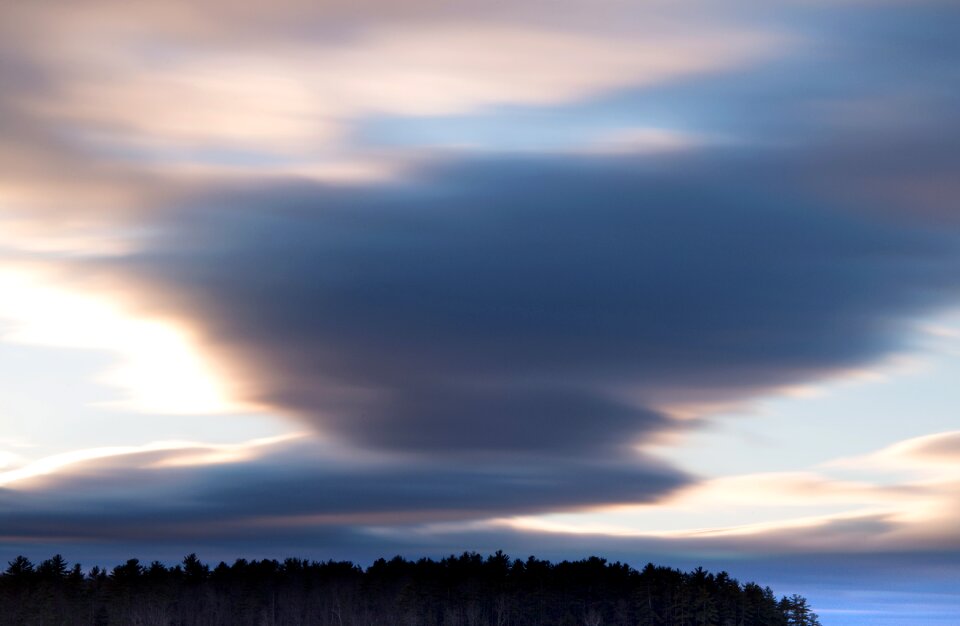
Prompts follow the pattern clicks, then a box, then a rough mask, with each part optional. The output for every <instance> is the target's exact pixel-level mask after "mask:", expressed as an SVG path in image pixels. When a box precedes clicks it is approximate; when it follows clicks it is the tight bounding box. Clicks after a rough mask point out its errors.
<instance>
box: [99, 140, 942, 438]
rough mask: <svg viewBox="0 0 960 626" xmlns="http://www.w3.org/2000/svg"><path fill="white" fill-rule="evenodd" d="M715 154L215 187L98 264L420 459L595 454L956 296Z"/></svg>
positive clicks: (246, 367) (898, 226) (858, 356)
mask: <svg viewBox="0 0 960 626" xmlns="http://www.w3.org/2000/svg"><path fill="white" fill-rule="evenodd" d="M724 154H725V153H724V152H723V151H719V152H717V153H716V155H715V156H714V155H710V156H708V157H702V159H701V157H698V158H691V159H689V160H685V161H680V162H678V163H677V164H676V166H675V168H674V169H671V170H668V171H663V170H653V171H651V170H645V169H644V164H643V161H642V159H639V160H638V159H630V158H620V159H614V158H609V159H600V158H598V157H594V158H582V159H575V158H570V157H566V158H555V159H551V158H523V159H520V158H515V159H510V158H503V159H477V160H463V161H461V162H458V163H453V164H447V165H442V166H436V167H435V168H433V169H430V170H426V171H422V172H421V173H420V174H419V175H418V176H415V177H412V178H410V179H409V180H408V181H407V182H405V183H403V184H395V185H381V186H377V185H372V186H364V187H354V188H329V187H323V186H315V185H304V184H289V185H274V186H270V185H267V186H264V187H262V188H260V189H257V188H255V187H250V188H249V189H248V190H245V191H244V192H242V193H232V192H222V193H219V192H214V193H212V194H210V195H207V196H204V197H201V198H197V199H195V200H193V201H191V202H189V203H187V205H186V206H185V208H184V210H183V211H181V212H179V213H177V214H176V215H171V217H170V219H169V221H166V222H162V223H158V225H157V228H158V229H159V230H160V231H165V232H166V233H167V234H166V235H165V236H162V237H159V238H157V239H156V240H155V243H154V247H153V248H152V249H151V250H147V251H144V252H143V253H141V254H140V255H136V256H133V257H129V258H126V259H124V260H117V261H114V262H107V263H106V264H105V265H101V266H99V267H100V269H101V271H110V272H116V273H117V274H119V275H120V276H121V277H123V276H126V277H127V278H126V279H125V280H127V282H128V283H129V284H131V285H133V284H137V285H149V288H143V287H141V289H140V290H139V291H140V293H142V294H143V298H144V299H145V301H147V302H152V306H164V307H168V308H169V309H170V311H171V312H178V314H179V315H182V316H184V317H186V318H188V319H190V320H193V321H194V323H195V324H196V325H197V326H198V328H197V333H198V335H197V336H198V337H200V338H201V341H203V342H204V343H205V345H206V346H207V347H209V348H210V349H211V350H212V351H213V353H214V354H217V353H219V354H220V356H221V359H222V360H223V362H224V363H225V364H226V365H227V366H229V367H231V368H233V371H234V372H236V376H237V380H239V381H240V384H241V385H247V386H246V393H247V394H248V395H249V396H250V397H249V398H248V399H249V400H252V401H254V402H258V403H264V404H267V405H271V406H274V407H277V408H280V409H283V410H287V411H290V412H293V413H295V414H298V415H300V416H301V417H302V418H303V419H305V420H307V421H309V422H311V423H313V424H315V425H316V426H317V427H318V428H320V429H321V431H323V432H326V433H328V434H329V435H331V436H334V437H338V438H340V439H342V440H344V441H348V442H350V443H352V444H354V445H359V446H361V447H365V446H371V447H376V448H380V449H388V450H422V449H431V450H434V451H436V452H438V453H439V452H440V451H442V450H443V449H448V450H470V449H474V450H477V449H496V448H497V447H504V448H505V449H517V448H523V449H528V450H531V451H532V450H537V449H543V448H551V449H556V450H559V449H571V448H570V447H571V446H573V447H575V448H578V449H580V450H581V451H584V452H585V451H588V450H596V449H597V448H596V445H598V444H599V443H603V445H604V446H606V447H607V448H608V449H612V448H613V447H614V446H616V445H617V443H629V442H630V440H631V439H641V438H643V437H646V436H649V435H651V434H655V433H656V432H657V431H658V430H662V429H663V428H664V426H665V425H666V422H664V420H663V418H661V417H658V416H657V409H658V408H665V407H669V406H670V405H674V404H684V403H686V402H688V401H689V400H690V399H691V397H696V398H697V399H704V398H707V399H713V400H717V399H724V398H736V397H744V396H747V395H750V394H754V393H756V392H757V391H759V390H763V389H768V388H772V387H775V386H781V385H784V384H788V383H790V384H793V383H797V382H801V381H803V380H806V379H811V378H816V377H820V376H826V375H829V374H830V373H831V372H837V371H841V370H846V369H849V368H851V367H853V366H855V365H857V364H861V363H864V362H867V361H870V360H872V359H876V358H878V357H880V356H883V355H887V354H890V353H891V352H892V351H895V350H896V349H897V348H898V342H899V341H900V340H901V339H902V338H903V336H904V332H906V331H907V330H908V329H909V323H910V319H911V316H912V315H914V314H916V313H918V312H920V311H926V310H929V309H930V308H934V307H937V306H938V305H945V304H947V303H949V302H951V301H952V299H953V298H955V297H956V294H957V287H958V285H957V283H956V276H957V273H956V269H957V263H958V259H957V255H956V254H955V251H956V246H955V236H954V234H953V233H951V232H950V231H939V232H935V231H932V230H930V229H928V228H926V227H925V226H923V225H922V224H920V225H916V226H915V227H910V226H909V225H904V224H902V223H898V222H895V221H884V220H877V219H872V218H871V217H870V216H865V215H858V214H857V213H854V212H848V211H845V210H841V209H834V208H828V207H825V206H823V204H822V201H821V200H819V199H818V198H814V197H809V196H808V195H807V194H805V192H803V191H801V190H800V189H798V188H795V187H793V188H792V187H790V186H787V185H782V183H783V182H784V181H783V180H775V181H771V182H770V183H769V184H763V183H762V182H757V181H755V179H754V176H755V174H754V172H755V171H756V170H755V167H754V165H753V164H752V163H751V162H750V161H749V160H747V161H743V162H739V163H738V164H737V165H735V166H728V165H721V166H719V171H717V168H718V166H717V165H716V163H717V161H716V160H715V159H722V158H724V157H723V155H724ZM747 181H750V183H747ZM121 280H124V279H122V278H121ZM151 291H152V294H153V295H151ZM154 295H155V296H156V299H153V300H152V298H153V296H154ZM245 381H246V382H245ZM537 433H539V435H537Z"/></svg>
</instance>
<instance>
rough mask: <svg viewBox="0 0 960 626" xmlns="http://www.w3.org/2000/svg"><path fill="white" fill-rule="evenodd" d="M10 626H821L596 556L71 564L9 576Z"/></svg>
mask: <svg viewBox="0 0 960 626" xmlns="http://www.w3.org/2000/svg"><path fill="white" fill-rule="evenodd" d="M0 616H2V617H0V620H2V623H3V624H16V625H17V626H29V625H33V624H39V625H44V626H46V625H48V624H57V625H72V624H83V625H97V626H107V625H114V624H122V625H124V626H128V625H138V624H142V625H146V624H149V625H165V626H169V625H177V626H194V625H195V626H219V625H224V626H239V625H244V624H251V625H254V624H255V625H264V626H274V625H291V626H306V625H317V626H348V625H349V626H373V625H383V626H387V625H390V626H393V625H397V626H400V625H404V626H406V625H410V626H413V625H416V626H546V625H558V626H580V625H583V626H600V625H602V624H607V625H618V626H619V625H624V626H626V625H630V626H645V625H671V626H705V625H717V626H814V625H819V621H818V620H817V616H816V615H815V614H814V613H813V612H812V611H811V610H810V608H809V606H808V604H807V601H806V600H805V599H804V598H803V597H801V596H798V595H793V596H791V597H784V598H780V599H778V598H776V597H775V596H774V594H773V592H772V591H771V590H770V588H769V587H760V586H759V585H756V584H754V583H747V584H740V583H739V582H737V581H736V580H735V579H733V578H731V577H730V576H729V575H727V574H726V573H724V572H721V573H719V574H711V573H708V572H705V571H704V570H703V569H699V568H698V569H696V570H694V571H692V572H689V573H684V572H681V571H679V570H676V569H671V568H667V567H655V566H654V565H652V564H651V565H647V566H646V567H645V568H644V569H643V570H641V571H637V570H636V569H633V568H632V567H630V566H628V565H624V564H622V563H608V562H607V561H606V560H604V559H601V558H597V557H591V558H589V559H585V560H582V561H575V562H569V561H563V562H561V563H551V562H549V561H543V560H539V559H536V558H534V557H530V558H528V559H527V560H525V561H521V560H511V559H510V558H509V557H507V556H506V555H504V554H503V553H502V552H497V553H496V554H494V555H492V556H488V557H486V558H484V557H482V556H481V555H479V554H475V553H465V554H463V555H461V556H451V557H448V558H445V559H442V560H440V561H433V560H431V559H420V560H418V561H408V560H405V559H403V558H400V557H396V558H394V559H392V560H390V561H387V560H383V559H380V560H378V561H376V562H375V563H374V564H373V565H371V566H370V567H368V568H367V569H363V568H361V567H359V566H357V565H354V564H353V563H349V562H335V561H327V562H316V561H304V560H300V559H286V560H284V561H282V562H281V561H275V560H263V561H246V560H244V559H239V560H237V561H236V562H235V563H234V564H233V565H227V564H226V563H220V564H219V565H217V566H216V567H213V568H212V569H211V568H210V566H208V565H205V564H204V563H202V562H201V561H200V560H199V559H198V558H197V556H196V555H194V554H191V555H189V556H187V557H186V558H184V559H183V562H182V563H181V564H180V565H176V566H174V567H167V566H165V565H163V564H162V563H159V562H153V563H151V564H149V565H144V564H142V563H140V562H139V561H138V560H136V559H131V560H129V561H127V562H126V563H124V564H122V565H118V566H116V567H114V568H113V570H112V571H109V572H108V571H107V570H104V569H100V568H99V567H94V568H93V569H92V570H91V571H89V572H84V570H83V568H82V567H81V566H80V565H79V564H77V565H73V566H72V567H71V566H70V565H69V564H68V563H67V562H66V561H65V560H64V559H63V558H62V557H60V556H59V555H57V556H54V557H53V558H51V559H47V560H46V561H43V562H42V563H40V564H38V565H35V564H33V563H31V562H30V561H29V560H28V559H26V558H25V557H22V556H21V557H17V558H16V559H14V560H13V561H10V563H9V567H8V568H7V570H6V571H5V572H4V573H3V575H2V576H0Z"/></svg>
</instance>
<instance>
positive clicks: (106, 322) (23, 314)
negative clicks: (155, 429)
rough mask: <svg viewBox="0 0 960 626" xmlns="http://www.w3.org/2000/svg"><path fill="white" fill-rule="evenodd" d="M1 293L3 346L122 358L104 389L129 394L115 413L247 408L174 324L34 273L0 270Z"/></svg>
mask: <svg viewBox="0 0 960 626" xmlns="http://www.w3.org/2000/svg"><path fill="white" fill-rule="evenodd" d="M0 292H2V293H3V294H4V297H3V300H2V301H0V321H2V322H3V323H4V324H3V326H0V329H2V335H0V340H3V341H7V342H15V343H22V344H28V345H38V346H50V347H58V348H73V349H83V350H102V351H107V352H110V353H112V354H114V355H116V357H117V359H118V360H119V363H118V364H117V365H116V366H115V367H113V368H112V369H110V370H108V371H106V372H104V373H103V374H102V376H101V377H100V379H99V381H98V382H101V383H103V384H106V385H110V386H114V387H117V388H119V389H121V390H123V392H124V397H123V398H122V399H121V400H119V401H118V402H116V403H115V406H116V407H117V408H124V407H125V408H128V409H133V410H137V411H145V412H152V413H176V414H209V413H230V412H237V411H241V410H243V409H244V408H245V407H244V406H243V405H241V404H240V403H238V402H236V401H235V400H234V399H233V398H232V397H231V394H230V388H229V385H228V384H227V383H226V382H225V381H224V380H223V379H222V378H221V377H220V376H219V375H218V373H217V372H216V371H215V369H214V368H213V367H212V365H211V364H210V363H209V362H208V361H207V360H206V359H205V358H204V357H203V356H202V355H201V353H200V352H199V351H198V349H197V348H196V346H195V345H194V344H193V342H192V341H191V338H190V336H189V334H188V333H187V331H186V330H184V329H182V328H180V327H178V326H176V325H175V324H173V323H171V322H168V321H165V320H157V319H145V318H139V317H136V316H133V315H131V314H130V313H128V312H127V311H125V310H124V309H123V308H122V307H121V306H120V305H119V304H117V302H115V301H112V300H111V299H109V298H106V297H101V296H97V295H92V294H89V293H80V292H78V291H73V290H71V289H69V288H68V287H66V286H64V284H63V283H62V282H60V283H55V282H53V281H51V280H49V278H46V277H44V275H43V274H42V273H39V272H35V271H28V270H21V269H13V270H8V269H4V270H2V271H0Z"/></svg>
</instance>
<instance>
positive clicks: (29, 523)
mask: <svg viewBox="0 0 960 626" xmlns="http://www.w3.org/2000/svg"><path fill="white" fill-rule="evenodd" d="M198 451H199V452H202V451H203V450H202V449H200V450H194V449H183V450H174V451H159V452H145V453H138V454H131V455H123V456H115V457H109V458H105V459H98V460H93V461H87V462H83V463H80V464H77V465H74V466H71V467H70V468H69V471H66V472H61V473H58V474H55V475H52V476H47V477H39V478H34V479H30V482H29V483H26V487H27V488H26V489H17V490H11V489H3V490H0V503H2V505H3V512H2V513H0V535H2V536H3V537H7V538H8V539H10V538H18V539H19V540H21V541H25V542H29V541H38V542H43V541H94V542H105V543H108V544H109V543H114V544H116V545H128V546H130V545H139V544H142V543H143V542H147V541H160V542H184V541H197V540H199V538H201V537H206V538H207V539H210V538H212V537H219V538H230V537H233V538H236V539H241V538H249V537H251V536H259V535H262V534H264V533H267V534H269V533H271V532H275V531H276V530H278V529H283V528H287V527H289V528H293V529H297V528H300V527H302V526H308V527H318V528H320V527H329V528H330V529H332V530H331V532H333V531H336V530H337V529H340V532H344V530H343V528H341V527H349V526H357V527H358V528H359V527H366V528H369V527H373V526H378V525H396V524H401V525H403V524H417V523H433V522H439V521H463V520H473V519H487V518H490V517H496V516H499V515H513V514H521V513H538V512H544V511H549V510H555V509H558V508H560V509H568V508H580V507H584V506H591V505H602V504H607V503H610V502H637V501H649V500H654V499H656V498H658V497H661V496H663V495H666V494H667V493H669V492H670V491H672V490H674V489H676V488H677V487H679V486H682V485H684V484H686V483H687V482H688V481H689V477H687V476H684V475H683V474H681V473H679V472H677V471H676V470H674V469H672V468H670V467H667V466H666V465H665V464H663V463H659V462H656V461H653V460H643V459H636V458H634V459H624V458H620V459H610V458H598V459H583V458H573V459H568V458H564V457H562V456H537V455H531V454H525V455H518V454H509V453H501V454H500V455H498V457H497V461H496V463H495V464H494V463H492V462H491V459H489V458H485V459H483V461H484V462H483V463H472V462H471V459H469V458H460V459H454V460H446V461H438V460H435V459H430V458H426V459H423V458H395V459H370V458H352V459H345V458H343V455H342V454H338V452H337V451H336V450H335V449H332V448H331V447H330V446H327V445H325V444H322V443H319V442H316V441H315V440H311V441H310V442H304V443H298V444H285V445H281V446H279V447H277V448H271V449H269V450H268V451H267V454H266V455H265V456H263V457H261V458H259V459H257V460H253V461H248V462H243V463H228V464H222V465H221V464H217V465H201V466H196V465H193V466H177V465H172V466H171V465H169V463H171V462H176V461H178V460H180V459H184V458H189V457H190V456H191V455H192V454H196V453H197V452H198ZM164 462H165V463H167V464H168V465H166V466H164V465H162V463H164ZM296 532H301V531H296Z"/></svg>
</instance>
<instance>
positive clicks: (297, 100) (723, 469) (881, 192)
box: [0, 0, 960, 624]
mask: <svg viewBox="0 0 960 626" xmlns="http://www.w3.org/2000/svg"><path fill="white" fill-rule="evenodd" d="M8 4H9V3H8ZM958 25H960V13H958V11H957V9H956V8H955V7H953V6H951V5H950V4H949V3H942V2H911V3H900V2H879V1H878V2H867V1H864V2H844V3H816V2H787V3H780V4H777V5H776V6H770V5H769V4H767V3H757V2H749V1H742V2H733V3H725V4H724V5H723V6H722V7H721V6H718V5H716V4H715V3H701V2H696V1H691V2H683V3H677V2H669V3H668V2H652V3H643V4H642V5H637V4H636V3H628V2H616V1H613V0H609V1H603V2H599V3H578V2H572V1H566V0H563V1H561V2H549V3H546V2H544V3H541V2H531V3H523V6H516V5H515V4H512V3H442V4H441V5H438V4H437V3H433V2H427V1H419V0H412V1H410V2H406V1H404V2H391V3H383V2H376V1H372V0H371V1H368V2H350V3H346V2H342V3H341V2H323V3H313V2H309V3H308V2H302V3H301V2H297V1H290V2H283V3H280V4H279V5H278V4H277V3H275V2H273V3H261V2H250V3H243V6H242V7H239V6H236V3H227V2H219V1H217V0H206V1H203V2H192V3H180V2H144V3H137V4H136V6H133V5H131V4H129V3H119V2H114V1H113V0H83V1H80V2H73V3H70V4H69V5H64V4H62V3H48V2H32V3H20V4H17V5H10V6H4V7H3V8H2V9H0V59H2V61H0V82H2V83H3V85H4V88H3V89H2V90H0V138H2V140H0V169H2V170H3V172H4V174H3V175H2V177H0V262H2V266H0V289H2V290H3V294H4V297H3V299H0V372H2V373H3V376H2V379H0V381H2V382H0V417H2V419H3V420H4V421H3V424H4V429H5V430H4V431H3V432H2V433H0V439H2V443H0V465H2V467H0V482H2V483H3V487H0V498H2V500H3V502H4V507H3V513H2V514H0V536H2V537H3V538H4V539H3V542H2V545H3V546H4V549H5V550H7V551H8V552H11V556H12V553H13V552H15V551H31V550H32V551H37V552H40V553H43V552H49V551H50V550H48V548H49V547H51V546H56V550H57V551H61V552H63V553H64V554H66V555H68V557H70V558H76V557H80V558H87V559H94V560H96V559H107V558H109V559H113V558H121V557H123V558H126V557H128V556H130V554H131V553H135V554H137V555H139V556H142V557H143V558H153V557H159V558H170V557H172V556H177V555H178V553H180V552H184V551H187V552H189V551H195V550H196V551H199V552H202V551H204V550H207V551H209V552H210V553H215V554H216V555H217V556H221V555H222V556H223V557H224V558H229V557H233V556H237V554H235V553H236V552H237V551H238V550H241V549H242V551H247V552H249V554H250V555H257V556H264V555H268V554H269V555H273V553H274V552H276V551H277V550H282V551H290V552H296V553H301V554H302V553H305V552H306V553H310V554H312V555H317V556H328V555H330V556H341V557H346V558H355V559H361V560H362V559H364V558H369V557H371V556H374V555H378V554H380V553H383V552H394V551H402V552H408V553H410V554H413V553H417V552H422V551H427V552H446V551H451V550H452V551H457V550H463V549H478V550H486V549H497V548H499V547H501V546H503V547H507V548H512V549H515V550H518V551H520V552H530V551H538V552H543V553H544V554H548V553H549V554H555V555H559V556H574V555H575V554H578V553H579V551H587V552H595V551H607V553H608V554H611V555H614V556H616V557H618V558H623V555H627V556H629V557H630V558H636V559H640V560H649V559H650V558H653V557H652V556H651V555H659V557H662V558H663V559H664V560H671V559H675V560H676V559H679V560H686V559H689V560H691V562H694V564H697V563H696V562H697V561H698V560H699V561H704V562H706V561H711V560H712V562H717V563H720V564H721V567H724V568H727V569H730V570H732V571H733V573H734V574H738V572H737V571H736V569H735V567H734V566H731V565H730V564H729V563H727V562H724V561H723V559H724V558H726V559H728V560H730V561H732V562H733V563H740V564H742V567H743V568H744V569H743V572H744V573H741V574H739V575H740V576H741V577H744V576H749V575H751V573H753V572H758V573H760V572H763V568H764V567H766V566H765V565H764V563H766V561H765V559H766V556H765V555H768V554H771V553H774V554H778V555H781V557H780V558H782V559H784V562H789V563H792V564H794V566H795V572H796V573H795V574H794V575H793V576H794V582H797V583H798V584H800V585H803V584H812V583H809V580H808V579H806V578H805V576H807V575H808V574H818V575H820V576H830V575H832V572H846V571H847V568H854V567H855V565H856V564H861V563H866V562H870V563H871V567H872V568H873V570H872V571H875V572H877V574H876V576H874V577H868V576H862V577H861V578H851V577H850V576H847V575H846V574H844V576H843V580H840V579H838V580H837V581H836V585H837V587H836V588H835V589H833V590H832V591H830V590H824V589H821V588H816V587H811V589H812V591H807V592H806V593H807V595H808V596H810V597H811V599H813V600H814V602H815V604H816V603H818V602H819V603H820V604H821V605H822V608H821V606H818V607H817V608H818V609H819V610H820V612H821V613H822V614H823V615H824V616H827V615H830V616H831V623H847V624H859V623H871V624H879V623H884V622H883V621H882V620H883V619H886V617H884V615H886V616H887V617H889V619H890V620H894V621H891V622H890V623H904V622H903V621H902V619H903V616H904V613H902V612H900V613H897V611H895V610H892V609H890V608H889V607H887V606H885V605H884V607H883V608H882V609H881V608H877V607H880V606H881V604H882V603H878V601H877V599H876V596H875V594H877V593H879V592H880V590H884V589H887V590H889V589H891V588H892V587H891V586H894V587H895V586H896V584H897V581H896V576H897V572H903V571H912V572H914V574H915V576H916V577H917V580H921V579H923V580H926V579H927V578H924V577H928V578H929V579H930V580H933V579H934V578H935V577H934V575H933V574H932V573H931V572H940V573H941V574H942V572H943V571H944V570H947V571H949V572H951V573H950V574H949V575H952V576H955V575H956V566H955V564H954V565H949V562H941V561H939V560H937V559H939V558H940V557H937V556H935V555H936V554H939V553H944V554H948V555H949V554H956V553H957V549H958V547H960V543H958V537H957V535H956V532H955V530H954V528H953V527H952V525H951V524H950V511H952V510H955V508H956V504H957V493H958V491H957V479H958V474H957V464H956V462H955V461H956V458H957V453H958V451H960V445H958V443H957V441H958V436H957V434H956V423H955V421H954V419H955V415H952V412H951V407H953V406H956V401H957V400H958V398H956V397H954V395H955V394H954V393H953V392H952V391H951V390H950V388H949V385H948V384H946V383H945V381H949V380H951V379H952V377H953V375H954V374H956V373H958V372H960V347H958V343H957V337H958V329H960V322H958V321H957V319H956V315H955V311H956V310H957V306H958V304H960V222H958V221H957V215H958V206H957V198H958V195H957V194H958V191H960V190H958V188H957V184H956V181H955V178H956V177H955V175H954V174H955V172H956V170H957V167H958V166H960V152H958V150H957V145H958V140H960V136H958V130H957V128H958V127H957V114H956V111H957V110H960V101H958V94H960V71H958V69H957V68H958V67H960V64H958V61H960V58H958V57H960V47H958V44H957V42H956V38H955V32H956V27H957V26H958ZM904 363H908V364H911V365H910V367H900V368H899V369H898V368H896V367H893V366H892V365H891V364H904ZM851 381H854V382H851ZM71 550H72V551H73V553H75V555H76V557H74V556H73V553H72V554H68V552H71ZM145 552H151V553H150V554H146V553H145ZM659 557H658V558H659ZM933 562H935V564H934V565H931V563H933ZM954 563H955V562H954ZM884 577H885V578H884ZM804 581H807V582H804ZM798 590H799V591H804V590H803V589H798ZM847 592H849V594H848V595H844V593H847ZM861 592H862V594H864V595H861V596H857V594H858V593H861ZM903 592H904V593H909V594H916V593H918V589H909V590H903ZM818 594H819V596H818ZM870 594H874V595H870ZM910 597H915V598H918V597H919V596H910ZM944 597H946V598H947V599H946V600H943V599H942V598H941V600H942V602H941V601H940V600H938V601H937V603H935V604H937V606H941V605H942V606H944V607H947V608H944V611H949V610H950V607H956V606H957V605H958V603H960V602H958V600H957V597H956V595H950V594H949V593H947V594H946V595H945V596H944ZM818 598H819V599H818ZM858 598H859V599H858ZM938 603H939V604H938ZM951 603H952V604H951ZM908 604H909V603H908V602H907V601H905V603H904V606H906V605H908ZM876 611H880V613H879V614H878V613H877V612H876ZM915 613H916V612H915ZM896 619H900V620H901V621H899V622H897V621H895V620H896ZM917 619H920V618H917ZM923 619H925V620H926V621H923V622H921V621H917V622H916V623H944V622H942V621H941V622H938V621H937V619H939V617H938V614H937V612H936V611H931V612H930V615H927V616H926V617H924V618H923Z"/></svg>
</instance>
